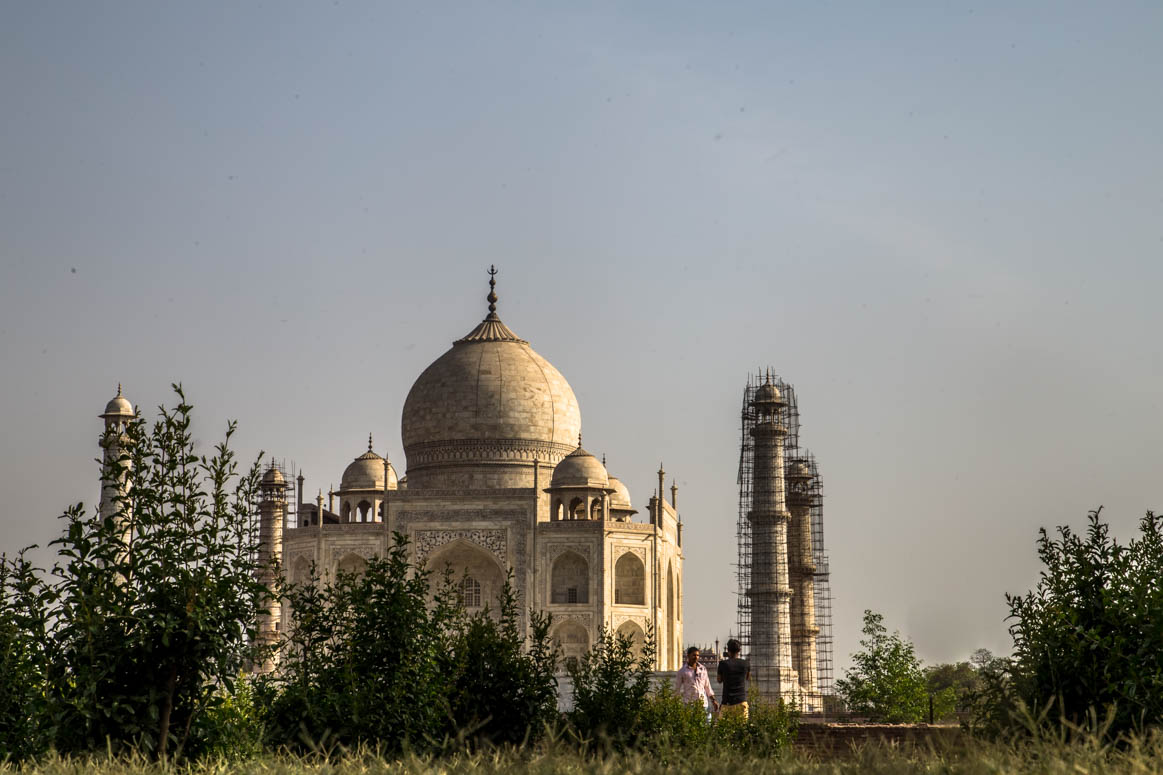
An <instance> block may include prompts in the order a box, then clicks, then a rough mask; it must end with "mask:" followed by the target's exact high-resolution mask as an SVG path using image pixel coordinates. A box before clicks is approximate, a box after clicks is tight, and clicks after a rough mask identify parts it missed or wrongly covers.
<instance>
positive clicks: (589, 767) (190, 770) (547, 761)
mask: <svg viewBox="0 0 1163 775" xmlns="http://www.w3.org/2000/svg"><path fill="white" fill-rule="evenodd" d="M510 772H527V773H544V774H545V775H550V774H553V775H557V774H560V775H571V774H573V773H577V774H578V775H583V774H584V775H639V774H641V775H654V773H658V774H659V775H661V773H670V772H689V773H707V775H712V774H713V775H731V774H733V773H788V774H789V775H825V774H826V773H828V774H831V773H835V775H841V774H846V773H884V774H885V775H888V774H889V773H893V774H895V773H903V774H904V775H910V774H912V773H917V774H918V775H920V774H921V773H925V774H929V773H932V774H934V775H935V774H937V773H941V774H943V775H945V774H947V775H959V774H960V773H964V774H965V775H978V774H979V773H980V774H981V775H987V774H989V775H992V774H994V773H1045V774H1046V775H1057V774H1059V773H1060V774H1061V775H1067V773H1069V774H1070V775H1085V774H1086V773H1096V774H1097V773H1112V774H1113V775H1119V774H1121V773H1158V772H1163V739H1161V738H1160V737H1158V736H1157V737H1153V738H1150V739H1147V740H1145V741H1134V742H1132V743H1130V744H1128V745H1127V746H1125V747H1123V748H1120V749H1113V748H1109V747H1104V746H1100V745H1096V744H1093V743H1080V744H1070V745H1067V744H1061V743H1054V742H1043V743H1036V744H1026V745H1021V746H1006V745H994V744H988V743H978V742H970V743H968V744H964V745H960V746H958V747H957V749H949V750H946V751H940V750H932V749H928V750H914V751H904V750H900V749H894V748H890V747H887V746H884V745H878V744H870V745H866V746H863V747H861V748H858V749H854V750H851V751H849V752H847V753H846V754H845V755H843V756H838V757H832V758H829V759H827V760H822V759H820V758H818V757H815V756H812V755H810V754H805V753H803V752H795V751H792V752H789V753H788V754H786V755H784V756H782V757H780V758H777V759H759V758H754V757H750V756H745V755H737V754H733V753H732V752H729V751H727V752H712V751H703V752H697V753H694V754H690V753H688V754H666V753H661V754H660V753H652V754H645V753H632V754H624V755H611V756H606V757H598V756H585V755H580V754H578V753H577V752H576V750H573V749H571V748H568V747H566V746H554V745H542V746H537V747H535V748H533V749H532V750H526V751H523V752H516V751H493V752H489V753H473V754H454V755H448V756H440V757H427V756H404V757H402V758H397V759H392V760H386V759H383V758H380V757H377V756H375V755H371V754H359V753H354V754H348V755H343V756H337V757H332V758H331V759H330V760H328V759H327V758H325V757H322V756H320V757H306V758H301V757H290V756H285V757H280V756H266V757H262V758H258V759H253V760H249V761H235V762H228V761H204V762H199V763H196V764H189V765H176V766H164V765H161V764H156V763H150V762H148V761H146V760H144V759H134V758H129V759H107V758H106V759H102V758H91V759H65V758H59V757H50V758H47V759H45V760H43V761H41V762H39V763H37V764H33V765H26V766H25V767H24V768H19V767H16V766H15V765H4V764H0V774H3V775H7V774H8V773H13V774H15V773H23V774H24V775H163V774H164V773H181V774H182V775H225V773H231V774H232V775H233V774H234V773H238V774H239V775H377V774H378V773H384V774H385V775H397V774H398V775H413V773H415V774H416V775H419V773H447V775H492V774H493V773H510Z"/></svg>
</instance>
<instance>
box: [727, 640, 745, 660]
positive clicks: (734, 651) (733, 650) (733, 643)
mask: <svg viewBox="0 0 1163 775" xmlns="http://www.w3.org/2000/svg"><path fill="white" fill-rule="evenodd" d="M742 650H743V646H742V645H740V643H739V641H737V640H735V639H734V638H731V640H729V641H727V656H729V657H732V658H734V657H737V656H739V652H740V651H742Z"/></svg>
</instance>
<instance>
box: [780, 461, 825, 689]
mask: <svg viewBox="0 0 1163 775" xmlns="http://www.w3.org/2000/svg"><path fill="white" fill-rule="evenodd" d="M786 479H787V506H788V511H790V512H791V522H790V524H789V525H788V537H787V542H788V580H789V582H790V585H791V591H792V597H791V639H792V644H793V646H794V650H793V653H792V665H793V666H794V667H795V669H796V673H797V674H798V675H799V679H800V688H801V690H802V691H803V693H804V694H806V695H810V696H813V697H814V696H816V695H819V693H820V688H819V684H818V682H817V665H816V636H817V635H819V634H820V628H819V627H817V626H816V589H815V586H816V584H815V573H816V562H815V559H814V557H813V554H812V524H811V507H812V497H813V491H812V480H813V479H815V474H814V473H813V472H812V469H811V466H809V465H808V462H807V461H806V460H802V459H796V460H791V461H789V462H788V466H787V474H786Z"/></svg>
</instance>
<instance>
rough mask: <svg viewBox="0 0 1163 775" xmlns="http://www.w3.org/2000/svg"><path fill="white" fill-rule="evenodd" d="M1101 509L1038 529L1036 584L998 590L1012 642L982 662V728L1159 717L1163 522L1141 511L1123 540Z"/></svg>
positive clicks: (1121, 725) (1146, 722) (1136, 723)
mask: <svg viewBox="0 0 1163 775" xmlns="http://www.w3.org/2000/svg"><path fill="white" fill-rule="evenodd" d="M1101 512H1102V510H1101V509H1098V510H1095V511H1092V512H1090V514H1089V518H1088V525H1087V529H1086V531H1085V533H1084V534H1078V533H1075V532H1074V531H1073V530H1071V529H1070V528H1069V527H1065V526H1063V527H1059V528H1058V529H1057V538H1053V537H1051V535H1050V534H1049V533H1048V532H1047V531H1046V530H1045V529H1042V530H1040V531H1039V537H1038V542H1037V545H1038V556H1039V558H1040V559H1041V561H1042V564H1043V565H1044V568H1043V570H1042V572H1041V575H1040V578H1039V581H1038V585H1037V587H1035V588H1034V589H1033V590H1031V591H1029V592H1027V593H1026V594H1024V595H1007V596H1006V601H1007V602H1008V604H1009V609H1010V615H1009V618H1010V620H1011V621H1012V622H1013V623H1012V624H1011V625H1010V635H1011V637H1012V638H1013V641H1014V652H1013V658H1012V660H1010V661H1008V662H997V663H996V664H992V665H990V666H989V673H990V681H989V685H988V686H987V687H986V688H987V689H988V691H987V692H985V693H984V695H983V697H982V703H981V705H980V714H979V716H980V718H979V719H978V723H979V724H981V725H982V726H984V727H986V728H987V729H994V730H996V729H998V728H999V727H1002V728H1004V726H1006V725H1008V726H1009V727H1010V728H1016V727H1018V726H1020V725H1022V724H1028V719H1029V718H1031V717H1032V718H1034V719H1036V720H1039V721H1040V722H1041V723H1048V724H1063V725H1065V726H1067V727H1068V728H1069V727H1078V726H1083V727H1088V726H1092V725H1094V724H1095V723H1101V722H1102V721H1104V720H1106V721H1109V726H1108V727H1107V729H1106V731H1107V733H1108V734H1109V735H1111V736H1117V735H1119V734H1122V733H1126V732H1130V731H1136V730H1142V729H1143V728H1145V727H1147V726H1153V725H1157V724H1158V723H1159V722H1160V720H1161V719H1163V624H1161V623H1163V523H1161V521H1160V519H1159V518H1158V517H1156V516H1155V515H1154V514H1153V513H1152V512H1147V514H1146V516H1145V517H1143V519H1142V520H1140V522H1139V535H1138V536H1137V537H1136V538H1134V539H1132V540H1131V541H1130V542H1129V543H1128V544H1125V545H1124V544H1120V543H1118V542H1117V541H1115V540H1114V539H1113V538H1111V536H1110V526H1109V525H1108V524H1107V523H1106V522H1104V521H1103V520H1102V519H1101ZM1023 718H1024V719H1025V721H1023Z"/></svg>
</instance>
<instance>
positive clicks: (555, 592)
mask: <svg viewBox="0 0 1163 775" xmlns="http://www.w3.org/2000/svg"><path fill="white" fill-rule="evenodd" d="M549 602H550V603H554V604H570V603H578V604H581V603H589V602H590V564H589V563H588V562H586V559H585V558H584V557H582V556H581V555H580V554H578V553H577V552H574V551H565V552H562V553H561V554H560V555H558V557H557V559H556V560H554V561H553V570H552V572H551V573H550V582H549Z"/></svg>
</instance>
